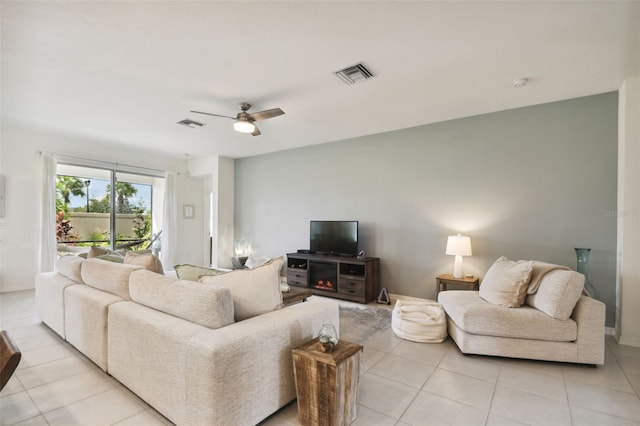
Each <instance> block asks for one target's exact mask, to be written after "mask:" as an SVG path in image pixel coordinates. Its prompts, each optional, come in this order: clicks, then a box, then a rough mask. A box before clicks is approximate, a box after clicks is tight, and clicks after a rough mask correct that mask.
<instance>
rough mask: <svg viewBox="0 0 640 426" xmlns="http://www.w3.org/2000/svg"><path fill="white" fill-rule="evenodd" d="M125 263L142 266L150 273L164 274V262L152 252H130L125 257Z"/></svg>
mask: <svg viewBox="0 0 640 426" xmlns="http://www.w3.org/2000/svg"><path fill="white" fill-rule="evenodd" d="M124 263H128V264H130V265H140V266H142V267H143V268H144V269H146V270H148V271H151V272H156V273H158V274H164V270H163V268H162V262H160V259H158V257H157V256H156V255H154V254H153V253H151V252H136V251H128V252H127V254H125V256H124Z"/></svg>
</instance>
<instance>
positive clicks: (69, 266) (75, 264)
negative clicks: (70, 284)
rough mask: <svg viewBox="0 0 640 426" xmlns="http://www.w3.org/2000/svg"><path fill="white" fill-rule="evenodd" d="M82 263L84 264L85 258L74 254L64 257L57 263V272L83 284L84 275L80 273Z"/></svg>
mask: <svg viewBox="0 0 640 426" xmlns="http://www.w3.org/2000/svg"><path fill="white" fill-rule="evenodd" d="M82 262H84V259H83V258H81V257H78V256H74V255H72V254H69V255H67V256H62V257H60V258H59V259H58V260H57V261H56V271H58V273H59V274H62V275H64V276H65V277H67V278H69V279H70V280H72V281H75V282H77V283H82V282H83V281H82V274H81V273H80V271H81V269H82Z"/></svg>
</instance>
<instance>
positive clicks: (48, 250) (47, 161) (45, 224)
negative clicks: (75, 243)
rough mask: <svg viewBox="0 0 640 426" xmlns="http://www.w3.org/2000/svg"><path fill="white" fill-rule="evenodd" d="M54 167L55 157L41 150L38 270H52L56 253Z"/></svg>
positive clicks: (55, 163)
mask: <svg viewBox="0 0 640 426" xmlns="http://www.w3.org/2000/svg"><path fill="white" fill-rule="evenodd" d="M56 167H57V161H56V158H55V157H54V156H53V155H52V154H51V153H44V152H43V153H42V190H41V198H40V259H39V260H40V261H39V265H38V270H39V272H49V271H53V269H54V265H55V262H56V257H57V253H58V246H57V244H58V243H57V241H56Z"/></svg>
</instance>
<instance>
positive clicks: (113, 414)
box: [0, 291, 640, 426]
mask: <svg viewBox="0 0 640 426" xmlns="http://www.w3.org/2000/svg"><path fill="white" fill-rule="evenodd" d="M0 327H1V328H2V329H7V330H9V331H10V332H11V334H12V336H13V337H14V339H15V340H16V341H17V343H18V345H19V346H20V348H21V350H22V351H23V359H22V362H21V363H20V366H19V369H18V371H17V372H16V374H15V375H14V376H13V378H12V379H11V381H10V382H9V384H8V385H7V387H6V388H5V389H4V390H3V391H2V392H1V393H0V424H2V425H7V426H9V425H48V424H49V425H73V424H80V425H92V426H93V425H136V426H138V425H167V424H170V423H169V422H168V421H167V420H166V419H165V418H163V417H162V416H161V415H159V414H158V413H156V412H155V411H154V410H153V409H152V408H150V407H149V406H148V405H146V404H145V403H144V402H143V401H142V400H140V399H139V398H137V397H136V396H135V395H133V394H132V393H131V392H130V391H128V390H127V389H126V388H125V387H124V386H122V385H120V384H119V383H118V382H117V381H116V380H114V379H113V378H111V377H110V376H108V375H106V374H104V373H103V372H102V370H100V369H98V368H97V367H96V366H94V365H93V364H92V363H91V362H90V361H88V360H87V359H86V358H85V357H84V356H83V355H81V354H80V353H79V352H77V351H76V350H75V349H73V348H72V347H71V346H69V345H68V344H67V343H65V342H64V341H62V340H61V339H60V338H59V337H57V336H56V335H55V334H53V333H52V332H50V331H49V330H48V329H47V328H46V327H44V326H42V325H41V324H40V323H39V321H38V319H37V318H36V316H35V311H34V301H33V292H32V291H25V292H16V293H7V294H0ZM359 392H360V394H359V406H358V418H357V419H356V421H355V423H354V425H356V426H372V425H399V426H407V425H416V426H417V425H460V426H462V425H491V426H494V425H603V426H604V425H607V426H609V425H639V426H640V399H639V398H638V396H639V395H640V348H634V347H629V346H621V345H618V344H617V343H616V342H615V341H614V340H613V339H612V338H610V337H609V336H608V337H607V348H606V362H605V365H604V366H602V367H598V368H593V367H590V366H581V365H572V364H560V363H551V362H537V361H525V360H512V359H505V358H491V357H482V356H463V355H462V354H461V353H460V352H459V351H458V349H457V348H456V346H455V344H453V343H452V342H451V341H450V340H447V341H446V342H444V343H442V344H431V345H429V344H418V343H413V342H409V341H405V340H401V339H398V338H397V337H395V336H394V335H393V333H392V332H391V331H390V330H387V331H384V332H382V333H380V334H378V335H376V336H374V337H373V338H371V339H370V340H368V341H367V342H366V343H365V350H364V355H363V361H362V365H361V381H360V388H359ZM296 415H297V408H296V405H295V402H293V403H291V404H289V405H288V406H286V407H284V408H283V409H281V410H280V411H279V412H277V413H276V414H274V415H273V416H271V417H269V418H268V419H266V420H265V421H264V422H263V425H266V426H274V425H297V424H298V422H297V420H296Z"/></svg>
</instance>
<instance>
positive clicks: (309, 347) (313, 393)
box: [292, 338, 362, 426]
mask: <svg viewBox="0 0 640 426" xmlns="http://www.w3.org/2000/svg"><path fill="white" fill-rule="evenodd" d="M292 355H293V372H294V377H295V382H296V394H297V396H298V421H299V422H300V424H303V425H305V426H306V425H323V426H324V425H327V426H334V425H335V426H342V425H348V424H351V423H352V422H353V421H354V420H355V419H356V415H357V400H358V380H359V378H360V357H361V355H362V346H361V345H358V344H355V343H351V342H347V341H345V340H339V341H338V345H337V346H336V348H335V350H334V351H333V352H331V353H323V352H321V351H320V350H319V349H318V339H317V338H316V339H313V340H311V341H309V342H307V343H305V344H304V345H302V346H301V347H299V348H297V349H294V350H293V351H292Z"/></svg>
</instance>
